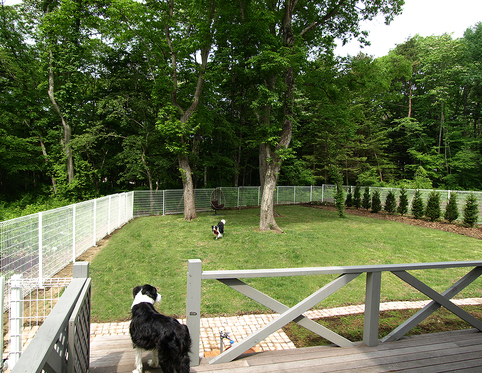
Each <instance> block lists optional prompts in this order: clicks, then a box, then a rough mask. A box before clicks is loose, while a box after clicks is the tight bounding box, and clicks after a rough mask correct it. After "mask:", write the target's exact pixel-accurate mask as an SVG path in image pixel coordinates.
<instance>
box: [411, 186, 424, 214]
mask: <svg viewBox="0 0 482 373" xmlns="http://www.w3.org/2000/svg"><path fill="white" fill-rule="evenodd" d="M423 213H424V205H423V199H422V193H421V192H420V191H419V190H418V189H417V190H416V191H415V194H414V196H413V202H412V214H413V216H414V218H415V219H420V218H422V217H423Z"/></svg>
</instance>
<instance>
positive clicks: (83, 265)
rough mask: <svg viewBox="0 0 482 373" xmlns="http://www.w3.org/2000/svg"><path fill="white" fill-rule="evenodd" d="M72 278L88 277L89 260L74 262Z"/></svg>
mask: <svg viewBox="0 0 482 373" xmlns="http://www.w3.org/2000/svg"><path fill="white" fill-rule="evenodd" d="M72 278H89V262H76V263H74V266H73V268H72Z"/></svg>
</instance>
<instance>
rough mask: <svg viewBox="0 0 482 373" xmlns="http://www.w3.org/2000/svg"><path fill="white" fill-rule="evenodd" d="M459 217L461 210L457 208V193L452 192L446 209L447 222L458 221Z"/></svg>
mask: <svg viewBox="0 0 482 373" xmlns="http://www.w3.org/2000/svg"><path fill="white" fill-rule="evenodd" d="M458 217H459V208H458V206H457V193H455V192H452V193H450V198H449V202H448V204H447V206H446V207H445V214H444V218H445V220H448V221H449V222H450V223H452V222H453V221H456V220H457V219H458Z"/></svg>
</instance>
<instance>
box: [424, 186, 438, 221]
mask: <svg viewBox="0 0 482 373" xmlns="http://www.w3.org/2000/svg"><path fill="white" fill-rule="evenodd" d="M441 215H442V211H441V209H440V193H439V192H436V191H435V190H433V191H431V192H430V194H429V195H428V199H427V205H426V206H425V216H426V217H427V218H430V221H435V220H437V219H438V218H440V216H441Z"/></svg>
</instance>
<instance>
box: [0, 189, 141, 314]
mask: <svg viewBox="0 0 482 373" xmlns="http://www.w3.org/2000/svg"><path fill="white" fill-rule="evenodd" d="M133 200H134V193H133V192H129V193H121V194H114V195H110V196H107V197H102V198H98V199H94V200H91V201H86V202H81V203H76V204H73V205H70V206H65V207H60V208H57V209H53V210H48V211H43V212H39V213H37V214H32V215H28V216H23V217H20V218H17V219H12V220H7V221H3V222H0V234H1V237H0V276H3V277H5V280H6V283H7V286H6V287H5V290H4V299H8V298H7V297H6V295H7V294H8V293H9V286H8V280H9V279H10V278H11V277H12V276H13V275H14V274H17V275H22V277H23V278H24V279H39V281H40V282H42V281H43V279H45V278H51V277H52V276H53V275H55V274H56V273H57V272H58V271H60V270H61V269H62V268H64V267H65V266H66V265H67V264H69V263H70V262H73V261H75V259H76V258H77V257H78V256H79V255H81V254H82V253H83V252H84V251H86V250H87V249H88V248H90V247H92V246H95V245H96V243H97V242H98V241H99V240H101V239H102V238H104V237H105V236H106V235H108V234H110V233H112V232H113V231H114V230H115V229H117V228H119V227H121V226H122V225H124V224H126V223H127V222H128V221H129V220H131V219H132V218H133V215H132V211H133V209H132V206H133ZM24 295H25V294H24ZM8 305H9V303H8V301H6V302H5V305H4V310H5V309H8Z"/></svg>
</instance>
